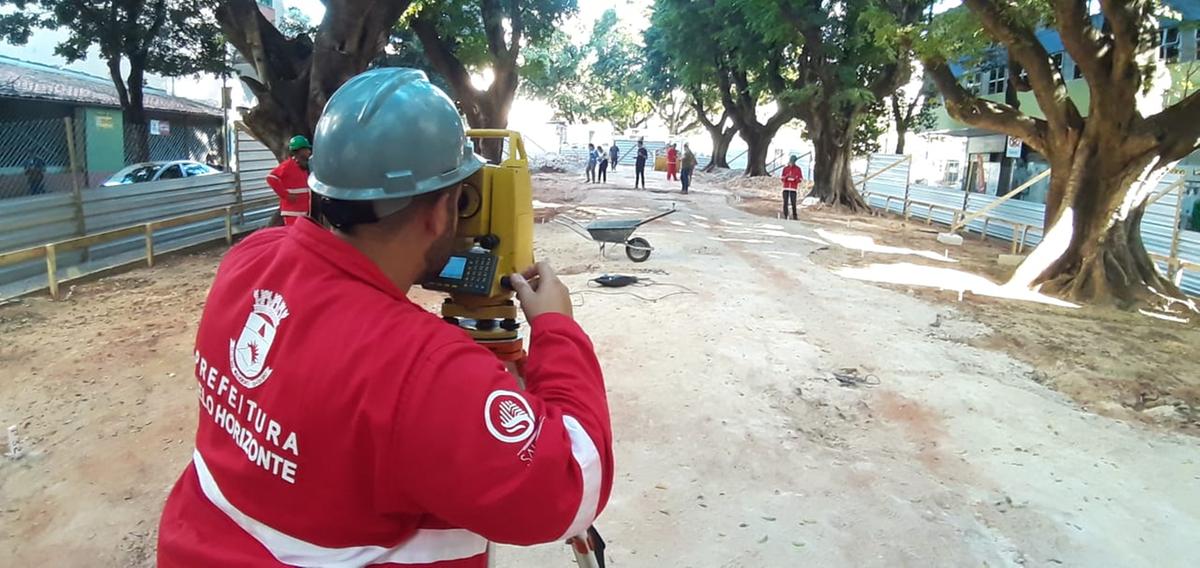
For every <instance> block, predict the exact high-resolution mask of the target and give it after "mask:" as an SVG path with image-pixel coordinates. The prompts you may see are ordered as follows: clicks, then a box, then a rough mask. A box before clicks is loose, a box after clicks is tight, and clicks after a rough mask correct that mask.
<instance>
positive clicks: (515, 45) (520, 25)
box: [508, 0, 525, 66]
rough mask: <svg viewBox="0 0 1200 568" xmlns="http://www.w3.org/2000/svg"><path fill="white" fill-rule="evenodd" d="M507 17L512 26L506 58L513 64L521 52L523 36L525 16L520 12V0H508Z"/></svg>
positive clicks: (514, 64)
mask: <svg viewBox="0 0 1200 568" xmlns="http://www.w3.org/2000/svg"><path fill="white" fill-rule="evenodd" d="M508 11H509V15H508V18H509V20H510V25H511V26H512V45H511V46H510V47H509V49H508V58H509V60H510V61H511V63H512V65H513V66H516V64H517V56H518V55H520V53H521V39H522V38H523V37H525V16H524V14H522V13H521V0H509V2H508Z"/></svg>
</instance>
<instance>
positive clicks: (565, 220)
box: [551, 215, 592, 241]
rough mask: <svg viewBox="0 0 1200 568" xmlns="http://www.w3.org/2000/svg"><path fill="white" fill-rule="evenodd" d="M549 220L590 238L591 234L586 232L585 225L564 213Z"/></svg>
mask: <svg viewBox="0 0 1200 568" xmlns="http://www.w3.org/2000/svg"><path fill="white" fill-rule="evenodd" d="M551 221H552V222H554V223H558V224H559V225H562V226H564V227H566V228H568V229H571V230H572V231H574V232H575V234H577V235H579V236H581V237H583V238H585V239H587V240H589V241H590V240H592V235H591V233H589V232H587V227H584V226H583V224H582V223H580V222H579V221H576V220H574V219H572V218H570V217H567V216H566V215H562V216H559V217H555V218H553V219H551Z"/></svg>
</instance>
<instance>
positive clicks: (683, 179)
mask: <svg viewBox="0 0 1200 568" xmlns="http://www.w3.org/2000/svg"><path fill="white" fill-rule="evenodd" d="M676 171H678V172H679V174H678V175H676ZM694 171H696V154H694V153H692V149H691V147H689V146H688V145H687V143H686V142H685V143H684V144H683V160H680V159H679V150H676V149H675V143H674V142H672V143H670V144H667V181H672V180H674V181H678V182H679V183H680V185H682V186H683V193H687V192H688V188H689V187H691V186H692V172H694Z"/></svg>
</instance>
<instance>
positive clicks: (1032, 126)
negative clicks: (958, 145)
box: [922, 59, 1047, 153]
mask: <svg viewBox="0 0 1200 568" xmlns="http://www.w3.org/2000/svg"><path fill="white" fill-rule="evenodd" d="M922 63H924V65H925V69H926V70H927V71H928V73H929V75H930V76H931V77H933V80H934V83H936V84H937V87H938V90H939V91H941V92H942V97H943V98H944V99H945V101H946V111H947V112H949V113H950V116H951V117H953V118H954V119H955V120H959V121H961V122H964V123H966V124H968V125H970V126H975V127H981V128H988V129H991V130H995V131H997V132H1000V133H1003V134H1007V135H1009V136H1015V137H1017V138H1020V139H1021V140H1024V141H1025V143H1026V144H1028V145H1029V146H1030V147H1032V148H1033V149H1035V150H1037V151H1039V152H1042V153H1045V149H1046V130H1047V124H1046V121H1044V120H1041V119H1038V118H1033V117H1031V116H1029V115H1027V114H1025V113H1022V112H1020V111H1018V110H1016V109H1014V108H1012V107H1011V106H1009V105H1006V104H1002V103H996V102H992V101H989V100H985V99H981V98H979V97H977V96H975V95H972V94H971V93H969V92H967V90H966V89H964V88H963V87H962V85H959V84H958V79H957V78H955V77H954V73H952V72H951V71H950V67H949V66H947V65H946V63H945V61H940V60H928V59H927V60H924V61H922Z"/></svg>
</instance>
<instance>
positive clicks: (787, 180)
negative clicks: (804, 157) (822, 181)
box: [782, 156, 804, 219]
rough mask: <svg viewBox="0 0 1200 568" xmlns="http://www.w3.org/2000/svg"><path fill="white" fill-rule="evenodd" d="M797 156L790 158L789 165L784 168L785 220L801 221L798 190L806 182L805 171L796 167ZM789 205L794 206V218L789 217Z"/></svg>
mask: <svg viewBox="0 0 1200 568" xmlns="http://www.w3.org/2000/svg"><path fill="white" fill-rule="evenodd" d="M797 159H799V158H797V157H796V156H792V157H790V158H788V165H786V166H784V167H783V174H782V176H783V218H784V219H789V218H790V219H799V218H800V216H799V215H798V214H797V213H796V190H797V189H798V188H799V187H800V182H802V181H804V171H803V170H801V169H800V166H797V165H796V160H797ZM788 203H791V204H792V216H791V217H788Z"/></svg>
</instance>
